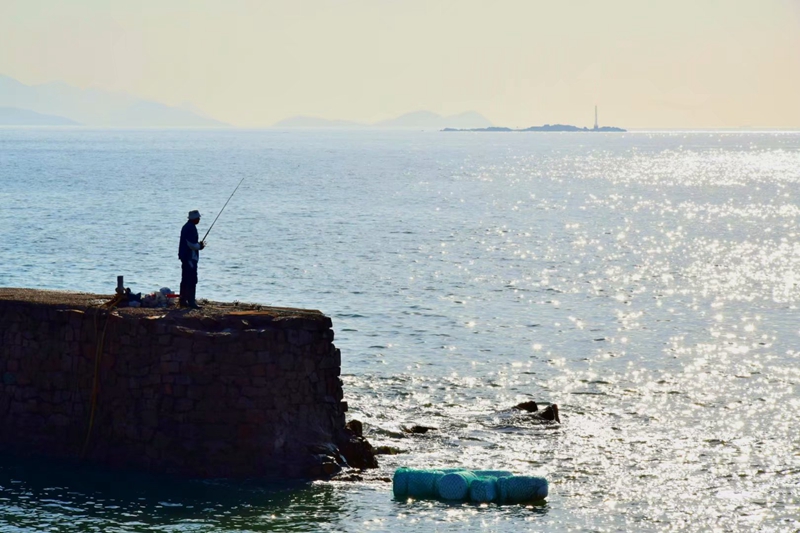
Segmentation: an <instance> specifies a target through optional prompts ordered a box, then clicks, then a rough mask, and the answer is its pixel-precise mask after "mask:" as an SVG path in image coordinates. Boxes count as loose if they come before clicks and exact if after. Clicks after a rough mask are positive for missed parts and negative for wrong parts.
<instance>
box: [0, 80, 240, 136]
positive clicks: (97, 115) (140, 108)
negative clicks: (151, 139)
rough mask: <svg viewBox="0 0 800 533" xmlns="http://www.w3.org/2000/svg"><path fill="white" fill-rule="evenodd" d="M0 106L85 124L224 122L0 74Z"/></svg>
mask: <svg viewBox="0 0 800 533" xmlns="http://www.w3.org/2000/svg"><path fill="white" fill-rule="evenodd" d="M0 106H1V107H10V108H17V109H21V110H28V111H32V112H34V113H40V114H44V115H55V116H57V117H63V118H66V119H69V120H72V121H75V122H78V123H80V124H83V125H86V126H111V127H123V128H125V127H129V128H130V127H134V128H135V127H216V126H226V125H227V124H225V123H223V122H220V121H218V120H214V119H210V118H206V117H202V116H200V115H198V114H197V113H194V112H192V111H190V110H188V109H186V108H185V107H173V106H168V105H165V104H160V103H158V102H152V101H149V100H142V99H139V98H135V97H133V96H130V95H127V94H120V93H111V92H107V91H101V90H98V89H79V88H78V87H73V86H71V85H67V84H66V83H63V82H53V83H46V84H43V85H25V84H24V83H21V82H19V81H17V80H15V79H14V78H11V77H9V76H4V75H2V74H0Z"/></svg>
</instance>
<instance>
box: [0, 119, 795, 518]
mask: <svg viewBox="0 0 800 533" xmlns="http://www.w3.org/2000/svg"><path fill="white" fill-rule="evenodd" d="M242 180H243V181H242ZM240 181H241V186H240V188H239V190H238V191H237V192H236V194H235V195H234V196H233V197H232V198H230V202H229V203H228V205H227V207H226V208H225V210H224V211H223V212H222V213H221V216H219V218H218V219H216V223H215V224H214V226H213V228H212V229H211V232H210V233H209V234H208V237H207V239H206V240H207V243H208V245H207V247H206V249H205V250H204V251H203V252H202V254H201V258H200V264H199V278H200V283H199V285H198V291H197V294H198V298H200V299H209V300H216V301H228V302H230V301H239V302H254V303H258V304H263V305H272V306H283V307H301V308H310V309H318V310H320V311H322V312H324V313H325V314H327V315H328V316H330V317H331V318H332V320H333V328H334V330H335V334H336V339H335V344H336V346H337V347H338V348H340V349H341V351H342V373H343V381H344V391H345V392H344V393H345V400H346V401H347V402H348V404H349V412H348V413H347V416H348V419H357V420H360V421H361V422H363V424H364V428H365V430H364V431H365V434H366V437H367V438H368V439H369V440H370V442H371V443H372V444H373V446H390V447H393V448H395V449H396V450H397V451H399V452H400V453H397V454H396V455H381V456H379V462H380V467H379V470H378V471H376V472H373V473H372V474H370V476H367V477H365V478H364V480H363V481H351V482H341V481H335V482H330V481H327V482H326V481H318V482H313V483H286V484H276V485H264V484H261V483H236V482H229V481H224V480H214V481H190V480H173V479H166V478H162V477H158V476H149V475H139V474H136V475H134V474H132V473H120V472H108V471H105V470H103V469H99V468H91V467H82V466H76V465H74V464H70V465H68V464H61V463H57V462H48V461H40V460H37V461H24V462H20V461H18V460H15V459H11V458H3V459H2V460H0V532H3V533H8V532H14V533H16V532H28V531H59V532H73V531H74V532H78V531H80V532H83V531H97V532H128V531H132V532H139V531H159V532H212V531H214V532H217V531H226V532H227V531H230V532H240V531H248V532H256V531H347V532H349V531H356V532H360V531H367V532H369V531H391V532H393V533H400V532H406V531H408V532H411V531H414V532H417V531H432V532H433V531H437V532H439V531H441V532H456V531H458V532H461V531H499V532H519V531H548V532H567V531H592V532H606V531H681V532H684V531H720V532H723V531H770V532H772V531H774V532H784V531H798V530H800V320H799V319H800V310H799V309H798V306H799V305H800V285H799V283H800V132H797V131H744V132H738V131H635V132H626V133H538V132H537V133H472V132H440V131H380V130H375V131H345V130H341V131H337V130H291V131H289V130H287V131H280V130H235V129H232V130H188V129H185V130H180V129H175V130H145V129H142V130H115V129H86V128H4V129H0V286H3V287H30V288H38V289H57V290H66V291H85V292H96V293H103V294H110V293H112V292H113V290H114V288H115V286H116V280H117V276H119V275H122V276H124V280H125V285H126V286H127V287H130V288H131V289H132V290H133V292H141V293H143V294H147V293H150V292H153V291H156V290H159V289H160V288H162V287H169V288H172V289H173V290H177V289H178V286H179V283H180V263H179V261H178V258H177V248H178V236H179V233H180V228H181V226H182V225H183V224H184V222H185V221H186V217H187V213H188V211H190V210H192V209H198V210H200V212H201V213H202V215H203V218H202V221H201V223H200V226H199V227H198V229H199V230H200V234H201V235H203V234H204V233H205V232H206V231H208V229H209V227H210V226H211V224H212V222H213V221H214V220H215V217H217V215H219V214H220V210H221V209H222V207H223V205H224V204H225V202H226V201H227V200H228V198H229V197H230V195H231V193H232V192H233V190H234V188H235V187H236V186H237V185H238V184H239V183H240ZM0 327H2V325H0ZM529 400H534V401H536V402H537V403H538V404H539V405H540V406H541V407H545V406H547V405H549V404H557V405H558V407H559V408H560V417H561V424H540V423H536V422H535V421H534V420H532V419H531V417H529V416H525V415H522V414H520V413H518V412H515V411H514V410H512V409H511V408H512V407H513V406H514V405H516V404H518V403H520V402H523V401H529ZM415 425H422V426H428V427H431V428H435V429H432V430H430V431H428V432H427V433H425V434H410V433H407V432H406V431H405V430H406V429H408V428H410V427H412V426H415ZM401 466H409V467H415V468H455V467H463V468H474V469H504V470H511V471H513V472H515V473H519V474H532V475H541V476H544V477H546V478H547V480H548V481H549V497H548V498H547V499H546V500H545V501H544V502H539V503H537V504H530V505H504V506H498V505H495V504H489V505H474V504H469V503H445V502H438V501H414V500H400V501H399V500H396V499H394V498H393V495H392V486H391V483H390V482H387V481H386V479H390V478H391V477H392V474H393V472H394V471H395V469H397V468H398V467H401ZM381 478H384V479H381Z"/></svg>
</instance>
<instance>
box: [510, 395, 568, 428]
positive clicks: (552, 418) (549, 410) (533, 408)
mask: <svg viewBox="0 0 800 533" xmlns="http://www.w3.org/2000/svg"><path fill="white" fill-rule="evenodd" d="M513 409H518V410H520V411H525V412H528V413H532V414H533V417H534V418H536V419H538V420H544V421H548V422H558V423H559V424H560V423H561V418H560V417H559V416H558V405H556V404H554V403H553V404H550V405H548V406H547V407H545V408H544V409H543V410H541V411H540V410H539V406H538V405H536V402H534V401H533V400H531V401H529V402H522V403H518V404H517V405H515V406H514V407H513Z"/></svg>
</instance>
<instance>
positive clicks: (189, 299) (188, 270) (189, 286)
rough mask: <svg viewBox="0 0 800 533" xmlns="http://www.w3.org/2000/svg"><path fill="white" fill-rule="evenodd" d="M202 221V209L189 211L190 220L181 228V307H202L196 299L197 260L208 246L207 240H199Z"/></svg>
mask: <svg viewBox="0 0 800 533" xmlns="http://www.w3.org/2000/svg"><path fill="white" fill-rule="evenodd" d="M199 223H200V211H197V210H194V211H189V220H188V222H186V224H184V225H183V228H182V229H181V242H180V245H179V246H178V258H179V259H180V260H181V299H180V303H181V307H191V308H192V309H200V306H199V305H197V300H196V299H195V291H196V290H197V261H198V260H199V259H200V250H202V249H203V248H205V247H206V243H205V242H198V236H197V225H198V224H199Z"/></svg>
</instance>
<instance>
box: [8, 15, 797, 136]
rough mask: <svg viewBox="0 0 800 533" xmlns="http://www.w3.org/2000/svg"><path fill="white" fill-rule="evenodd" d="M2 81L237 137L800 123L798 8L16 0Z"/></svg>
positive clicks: (783, 126)
mask: <svg viewBox="0 0 800 533" xmlns="http://www.w3.org/2000/svg"><path fill="white" fill-rule="evenodd" d="M0 15H2V16H0V33H2V35H3V42H4V46H3V47H0V73H3V74H5V75H8V76H10V77H13V78H15V79H17V80H19V81H20V82H22V83H24V84H28V85H38V84H44V83H48V82H53V81H61V82H64V83H67V84H70V85H73V86H76V87H80V88H96V89H101V90H104V91H111V92H123V93H128V94H130V95H133V96H135V97H137V98H141V99H145V100H152V101H155V102H160V103H164V104H166V105H170V106H176V107H184V108H185V107H187V106H190V107H191V108H192V109H198V110H201V111H202V113H204V114H206V115H208V116H210V117H213V118H215V119H217V120H220V121H223V122H226V123H229V124H232V125H234V126H238V127H269V126H271V125H272V124H275V123H276V122H278V121H281V120H284V119H287V118H290V117H295V116H311V117H319V118H322V119H328V120H343V121H353V122H360V123H376V122H380V121H382V120H387V119H391V118H394V117H398V116H400V115H403V114H405V113H409V112H413V111H419V110H428V111H431V112H434V113H437V114H439V115H443V116H448V115H456V114H459V113H463V112H467V111H475V112H477V113H480V114H481V115H483V116H484V117H486V118H487V119H488V120H489V121H491V122H492V123H494V124H496V125H500V126H508V127H512V128H515V127H527V126H530V125H536V124H547V123H550V124H552V123H567V124H575V125H578V126H590V127H591V125H592V124H593V121H594V116H593V113H594V105H598V106H599V109H600V124H601V125H614V126H620V127H624V128H628V129H739V128H753V129H793V128H798V127H800V99H798V98H797V97H796V95H797V94H798V93H800V31H798V30H800V2H797V1H795V0H764V1H760V2H757V1H754V0H736V1H727V2H723V1H709V2H703V3H696V2H691V1H688V0H676V1H674V2H669V3H659V4H658V5H656V4H654V3H644V2H638V1H634V0H610V1H609V2H603V3H599V2H590V1H586V0H584V1H576V2H571V3H569V4H555V3H549V2H542V1H528V0H525V1H523V0H508V1H503V2H495V3H486V2H478V1H471V0H465V1H463V2H458V3H455V2H422V1H416V0H413V1H404V2H389V1H385V0H342V1H333V0H308V1H305V2H301V3H300V2H298V3H289V2H278V1H269V0H265V1H255V0H232V1H228V2H223V1H220V0H204V1H202V2H198V1H193V0H174V1H172V2H170V3H169V4H165V5H162V4H161V3H158V2H155V1H152V0H144V1H142V2H138V3H135V4H134V3H127V2H119V1H108V2H101V1H99V0H77V1H74V2H70V3H60V2H55V1H50V0H28V1H20V0H6V1H5V2H3V5H2V7H0Z"/></svg>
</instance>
